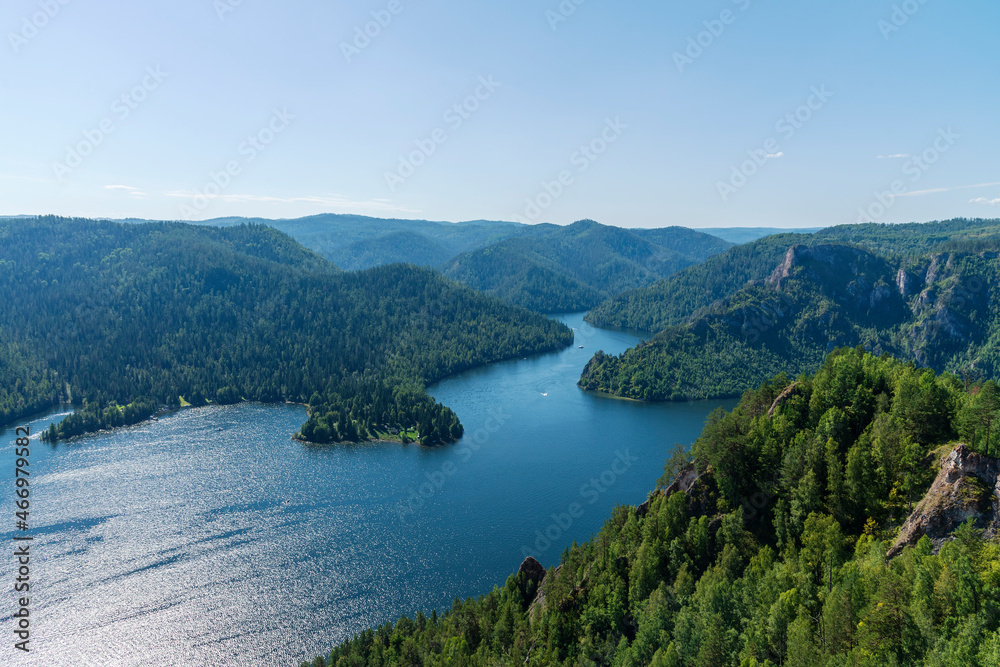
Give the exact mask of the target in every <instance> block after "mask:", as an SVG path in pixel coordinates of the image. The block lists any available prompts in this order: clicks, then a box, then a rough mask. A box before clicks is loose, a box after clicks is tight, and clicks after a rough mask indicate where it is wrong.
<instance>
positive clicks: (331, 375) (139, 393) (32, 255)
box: [0, 218, 572, 442]
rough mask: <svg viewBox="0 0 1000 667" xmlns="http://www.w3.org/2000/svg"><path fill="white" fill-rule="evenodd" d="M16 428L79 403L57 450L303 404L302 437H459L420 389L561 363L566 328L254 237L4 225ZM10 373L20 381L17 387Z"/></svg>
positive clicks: (1, 251)
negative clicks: (251, 406) (509, 368)
mask: <svg viewBox="0 0 1000 667" xmlns="http://www.w3.org/2000/svg"><path fill="white" fill-rule="evenodd" d="M0 342H2V343H3V345H2V346H0V365H2V367H3V368H4V371H5V376H4V377H5V382H4V383H3V390H2V392H0V400H2V401H3V403H2V404H0V410H2V411H3V412H2V415H3V416H4V418H5V421H10V420H13V419H17V418H19V417H22V416H24V415H26V414H28V413H29V412H31V411H32V410H37V409H39V408H45V407H50V406H52V405H54V404H55V403H57V402H58V401H59V400H60V398H61V399H64V400H65V399H70V398H71V399H72V400H73V401H74V403H76V404H77V405H78V406H79V407H80V409H79V410H78V411H77V414H76V415H74V416H72V417H70V418H67V419H66V420H65V421H64V422H63V423H62V424H61V425H60V426H59V428H58V429H56V430H54V431H53V432H52V436H53V437H68V436H72V435H76V434H78V433H83V432H86V431H91V430H95V429H99V428H103V427H106V426H117V425H121V424H124V423H135V422H136V421H139V420H141V419H144V418H147V417H148V416H149V415H150V414H151V413H152V412H155V411H156V410H157V409H159V407H160V406H176V405H177V404H178V403H179V402H180V400H181V397H184V398H185V399H187V400H188V401H190V402H191V403H195V404H198V403H202V402H204V401H205V400H213V401H217V402H221V403H231V402H235V401H239V400H241V399H249V400H259V401H265V402H274V401H285V400H291V401H296V402H302V403H304V402H307V401H308V402H309V404H310V414H311V418H310V421H309V422H308V423H307V424H306V425H305V426H304V427H303V435H304V436H305V437H307V438H309V439H313V440H316V441H326V440H358V439H365V438H368V437H376V436H379V435H381V434H384V433H385V432H386V431H388V430H389V429H390V428H396V429H404V430H409V431H413V430H417V431H419V437H420V438H421V439H422V440H424V441H426V442H432V441H442V440H452V439H454V438H456V437H458V435H460V434H461V427H460V425H459V424H458V420H457V418H456V417H455V415H454V414H453V413H452V412H451V411H450V410H448V409H447V408H445V407H443V406H440V405H438V404H436V403H435V402H434V401H433V400H432V399H431V398H430V397H429V396H428V395H427V394H426V392H425V391H424V385H425V383H428V382H431V381H434V380H436V379H439V378H441V377H444V376H446V375H448V374H450V373H454V372H457V371H461V370H464V369H467V368H470V367H473V366H476V365H480V364H485V363H489V362H492V361H497V360H500V359H506V358H512V357H519V356H523V355H525V354H530V353H533V352H538V351H547V350H552V349H557V348H559V347H563V346H565V345H568V344H569V343H570V342H572V332H571V331H569V330H568V329H567V328H566V327H564V326H562V325H560V324H558V323H556V322H553V321H551V320H547V319H545V318H543V317H541V316H538V315H535V314H532V313H529V312H528V311H525V310H521V309H516V308H512V307H510V306H508V305H506V304H503V303H502V302H500V301H498V300H496V299H492V298H490V297H486V296H483V295H480V294H477V293H475V292H473V291H472V290H469V289H467V288H464V287H461V286H458V285H455V284H454V283H451V282H450V281H447V280H445V279H443V278H442V277H441V276H440V275H438V274H436V273H434V272H432V271H429V270H425V269H418V268H415V267H412V266H402V265H394V266H388V267H381V268H378V269H372V270H369V271H366V272H363V273H348V274H345V273H341V272H339V271H338V270H337V269H335V268H334V267H333V266H332V265H331V264H329V263H328V262H327V261H326V260H324V259H322V258H321V257H319V256H318V255H316V254H315V253H313V252H311V251H309V250H306V249H305V248H302V247H301V246H300V245H298V244H296V243H295V242H294V241H292V240H291V239H290V238H288V237H287V236H286V235H284V234H282V233H281V232H278V231H276V230H274V229H271V228H269V227H264V226H260V225H251V226H246V225H241V226H235V227H229V228H226V229H218V228H210V227H196V226H190V225H183V224H179V223H149V224H142V225H135V224H129V225H124V224H118V223H111V222H97V221H90V220H66V219H56V218H41V219H27V220H18V221H5V222H2V223H0ZM6 373H10V375H7V374H6Z"/></svg>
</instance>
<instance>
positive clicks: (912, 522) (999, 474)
mask: <svg viewBox="0 0 1000 667" xmlns="http://www.w3.org/2000/svg"><path fill="white" fill-rule="evenodd" d="M969 520H971V521H972V522H973V525H975V526H976V528H978V529H979V530H982V531H983V537H985V538H986V539H993V538H996V537H997V536H998V535H1000V460H997V459H994V458H990V457H988V456H984V455H983V454H979V453H977V452H974V451H972V450H971V449H969V448H968V447H967V446H966V445H958V446H957V447H955V448H954V449H952V450H951V452H949V454H948V456H947V457H946V458H945V459H944V461H943V462H942V464H941V472H939V473H938V476H937V478H936V479H935V480H934V483H933V484H932V485H931V488H930V489H929V490H928V491H927V495H925V496H924V499H923V500H921V501H920V504H919V505H917V507H916V509H914V510H913V513H912V514H911V515H910V517H909V518H908V519H907V520H906V523H904V524H903V528H902V529H901V530H900V532H899V537H898V538H896V542H895V543H894V544H893V545H892V548H891V549H890V550H889V553H888V556H889V557H890V558H892V557H893V556H896V555H897V554H899V553H900V552H902V551H903V549H904V548H905V547H908V546H914V545H916V544H917V543H918V542H919V541H920V540H921V538H924V537H926V538H927V539H929V540H930V541H931V543H932V544H934V545H935V547H936V548H940V546H941V545H942V544H943V543H944V542H945V541H947V540H949V539H951V537H952V535H954V533H955V531H956V530H957V529H958V527H959V526H961V525H962V524H963V523H965V522H966V521H969Z"/></svg>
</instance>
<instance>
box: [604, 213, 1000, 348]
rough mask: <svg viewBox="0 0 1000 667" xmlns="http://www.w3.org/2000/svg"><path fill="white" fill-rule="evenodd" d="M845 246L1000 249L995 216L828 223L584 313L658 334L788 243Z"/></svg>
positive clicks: (922, 251) (735, 251)
mask: <svg viewBox="0 0 1000 667" xmlns="http://www.w3.org/2000/svg"><path fill="white" fill-rule="evenodd" d="M831 243H833V244H847V245H853V246H856V247H859V248H863V249H865V250H868V251H870V252H873V253H876V254H878V255H882V256H886V257H891V258H893V259H894V260H895V261H902V260H904V259H911V258H914V257H918V256H926V255H930V254H932V253H938V252H950V251H956V250H964V251H976V252H979V251H983V250H988V249H992V248H998V247H1000V220H982V219H972V220H969V219H964V218H962V219H956V220H947V221H943V222H928V223H912V224H904V225H889V224H875V223H872V224H864V225H840V226H837V227H830V228H827V229H824V230H821V231H818V232H816V233H814V234H775V235H773V236H767V237H765V238H762V239H760V240H757V241H754V242H752V243H747V244H744V245H739V246H735V247H732V248H730V249H729V250H728V251H726V252H723V253H721V254H718V255H715V256H713V257H711V258H709V259H708V260H707V261H705V262H704V263H702V264H698V265H696V266H692V267H690V268H687V269H685V270H683V271H680V272H679V273H677V274H675V275H673V276H670V277H668V278H666V279H664V280H661V281H659V282H657V283H655V284H653V285H651V286H649V287H645V288H641V289H636V290H632V291H629V292H625V293H623V294H620V295H617V296H615V297H614V298H611V299H609V300H608V301H605V302H604V303H601V304H600V305H599V306H597V307H596V308H594V309H593V310H592V311H591V312H590V313H589V314H588V316H587V319H588V321H590V322H591V323H592V324H595V325H598V326H614V327H622V328H627V329H636V330H639V331H650V332H654V333H655V332H658V331H662V330H663V329H665V328H667V327H669V326H673V325H677V324H681V323H683V322H684V321H686V320H687V319H688V318H689V317H691V315H693V314H694V313H695V311H697V310H698V309H700V308H705V307H707V306H710V305H712V304H713V303H714V302H716V301H718V300H719V299H723V298H726V297H730V296H732V295H733V294H735V293H736V292H737V291H738V290H740V289H741V288H743V287H744V286H746V284H747V283H749V282H752V281H759V280H763V279H765V278H767V277H768V276H770V275H771V272H772V271H774V267H775V266H776V265H777V264H778V263H779V262H780V261H781V260H782V258H783V257H784V256H785V253H786V252H787V251H788V249H789V248H790V247H791V246H793V245H815V244H831Z"/></svg>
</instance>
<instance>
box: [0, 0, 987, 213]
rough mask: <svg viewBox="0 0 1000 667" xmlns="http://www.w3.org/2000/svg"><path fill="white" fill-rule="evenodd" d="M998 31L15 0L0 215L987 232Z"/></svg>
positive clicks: (962, 10)
mask: <svg viewBox="0 0 1000 667" xmlns="http://www.w3.org/2000/svg"><path fill="white" fill-rule="evenodd" d="M998 18H1000V7H998V6H996V5H995V4H993V3H987V2H985V1H984V0H978V1H975V2H970V3H964V4H962V5H948V4H942V3H932V2H926V0H923V1H922V0H907V1H906V2H891V1H888V0H886V1H884V2H876V3H871V2H862V1H861V0H849V1H847V2H843V3H838V4H836V5H816V6H814V5H809V6H803V5H801V4H796V3H791V2H784V3H777V4H773V3H772V4H767V5H765V4H764V3H758V2H756V1H755V0H719V1H718V2H715V3H710V5H696V6H691V5H680V4H677V5H671V6H666V7H665V6H662V5H660V4H656V5H653V4H651V3H650V4H649V5H648V6H644V5H639V6H632V7H628V8H622V7H621V6H618V5H609V4H606V3H597V2H586V1H585V0H565V1H563V2H560V1H559V0H549V1H548V2H544V3H542V4H541V5H539V4H537V3H531V2H527V1H526V0H515V2H512V3H505V4H504V5H502V6H475V7H470V6H467V5H457V4H452V3H447V2H446V3H440V4H438V5H421V4H419V3H412V2H411V1H410V0H372V1H370V2H365V3H363V4H359V5H355V6H351V7H334V6H330V5H329V4H327V3H320V2H316V1H315V0H296V1H294V2H291V3H285V4H282V5H272V4H264V3H251V2H243V1H242V0H180V1H179V2H176V3H171V4H169V5H135V4H134V3H125V2H123V1H122V0H108V1H107V2H104V3H101V4H100V6H95V5H92V4H85V3H75V2H71V0H14V1H13V2H12V3H10V6H9V8H8V12H7V19H5V21H4V22H3V25H4V26H5V27H6V30H5V31H4V34H5V36H6V42H7V44H6V46H5V47H3V48H0V91H2V92H3V93H4V95H5V97H6V99H8V100H11V101H12V102H13V103H10V104H8V105H5V107H4V109H3V110H2V111H0V118H2V119H3V121H4V123H5V125H6V127H8V129H9V132H8V140H7V141H6V142H5V145H4V147H3V149H0V150H2V153H0V154H2V155H3V158H4V160H3V165H2V166H0V195H2V196H3V197H4V200H5V202H6V207H7V208H8V209H9V210H14V211H18V212H23V213H25V214H30V215H37V214H47V213H52V214H58V215H72V216H81V217H112V218H126V217H136V218H143V219H186V220H205V219H211V218H218V217H228V216H245V217H263V218H271V219H277V218H297V217H302V216H307V215H314V214H319V213H324V212H331V213H346V214H359V215H370V216H375V217H395V218H413V219H438V220H469V219H476V218H484V219H497V220H518V221H522V222H543V221H547V222H552V223H556V224H568V223H571V222H573V221H575V220H578V219H582V218H593V219H595V220H599V221H601V222H603V223H605V224H611V225H615V226H621V227H663V226H671V225H679V226H685V227H691V228H704V227H775V228H794V227H801V226H808V227H817V226H819V227H825V226H831V225H836V224H844V223H851V222H857V221H858V220H860V219H863V218H864V217H865V216H869V217H871V218H872V219H875V220H878V221H885V222H905V221H911V220H934V219H939V220H940V219H950V218H955V217H991V215H995V214H994V212H995V211H997V206H1000V176H998V175H997V174H996V167H995V158H994V156H995V154H996V152H997V149H998V148H1000V144H998V138H997V136H996V133H995V132H993V131H992V128H993V117H992V109H993V108H994V106H995V105H994V104H993V103H994V102H995V101H996V98H997V95H996V93H995V92H994V91H993V88H992V86H990V85H989V84H988V82H989V81H991V80H992V79H993V76H994V75H995V62H996V58H995V56H994V54H993V47H992V45H993V42H994V40H993V39H992V35H991V33H990V29H991V27H992V26H993V25H995V24H996V20H997V19H998ZM801 221H806V222H801Z"/></svg>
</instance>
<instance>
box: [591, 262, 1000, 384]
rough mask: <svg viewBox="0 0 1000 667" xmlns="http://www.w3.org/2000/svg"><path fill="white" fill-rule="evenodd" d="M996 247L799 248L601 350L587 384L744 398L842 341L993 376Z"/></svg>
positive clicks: (999, 355)
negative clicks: (662, 324) (629, 340)
mask: <svg viewBox="0 0 1000 667" xmlns="http://www.w3.org/2000/svg"><path fill="white" fill-rule="evenodd" d="M996 256H997V253H996V252H984V253H975V254H973V253H944V254H934V255H931V256H928V257H922V258H917V259H912V260H889V259H885V258H882V257H879V256H877V255H875V254H873V253H870V252H868V251H865V250H862V249H860V248H854V247H850V246H845V245H831V244H822V245H812V246H793V247H791V248H790V249H788V250H787V251H786V253H785V257H784V259H783V260H782V261H781V262H780V263H779V264H778V266H777V267H775V268H774V269H773V270H772V271H771V275H770V276H768V278H767V279H765V280H757V281H754V282H752V283H750V284H749V285H747V286H746V287H744V288H742V289H740V290H739V291H737V292H736V293H735V294H733V295H732V296H729V297H726V298H722V299H720V300H718V301H716V302H714V303H713V304H711V305H710V306H709V307H706V308H702V309H700V310H698V311H696V312H694V313H693V314H692V316H691V317H690V318H689V319H688V320H687V322H686V323H685V324H681V325H677V326H673V327H669V328H667V329H665V330H664V331H662V332H661V333H660V334H658V335H657V336H656V337H655V338H654V339H653V340H651V341H650V342H649V343H647V344H645V345H641V346H639V347H637V348H633V349H632V350H628V351H627V352H625V353H624V354H623V355H621V356H619V357H610V356H607V355H603V354H599V355H598V356H596V357H595V358H594V359H593V360H592V361H591V362H590V364H588V366H587V368H586V370H585V371H584V373H583V376H582V377H581V380H580V386H581V387H584V388H586V389H591V390H596V391H605V392H609V393H613V394H616V395H620V396H627V397H631V398H640V399H645V400H680V399H688V398H700V397H710V396H739V395H740V394H741V393H742V392H743V391H745V390H746V389H747V388H748V387H751V386H754V385H756V384H758V383H760V382H761V381H763V380H764V379H765V378H767V377H769V376H772V375H774V374H775V373H777V372H779V371H780V370H785V371H788V372H791V373H795V374H797V373H801V372H805V371H809V370H812V369H813V368H815V367H816V366H817V365H818V364H819V362H820V361H821V360H822V358H823V356H824V355H825V354H826V353H827V352H829V350H831V349H833V348H834V347H838V346H845V345H846V346H854V345H864V346H866V347H867V348H868V349H871V350H872V351H874V352H876V353H879V354H881V353H883V352H886V353H890V354H895V355H899V356H900V357H902V358H906V359H912V360H914V361H915V362H917V363H919V364H921V365H925V366H929V367H931V368H934V369H936V370H939V371H945V370H946V371H950V372H956V373H963V374H966V375H971V376H974V377H982V378H988V377H997V376H998V374H1000V348H998V344H1000V338H998V336H997V334H996V331H997V329H998V327H1000V311H998V310H997V307H996V304H995V303H994V300H993V299H992V298H991V295H992V294H994V293H995V291H996V290H997V289H998V283H997V278H998V276H1000V263H998V262H997V259H996Z"/></svg>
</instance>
